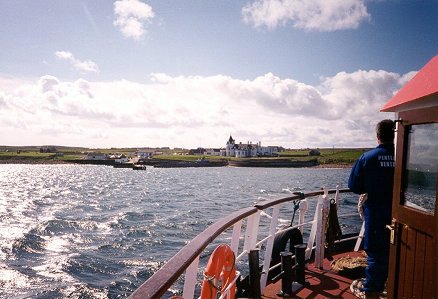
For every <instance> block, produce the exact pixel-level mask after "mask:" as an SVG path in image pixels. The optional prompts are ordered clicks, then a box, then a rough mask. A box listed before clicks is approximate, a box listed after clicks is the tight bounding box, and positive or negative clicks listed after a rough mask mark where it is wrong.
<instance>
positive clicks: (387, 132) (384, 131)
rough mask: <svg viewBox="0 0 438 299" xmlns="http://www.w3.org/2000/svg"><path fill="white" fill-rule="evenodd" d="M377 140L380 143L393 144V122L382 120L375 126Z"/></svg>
mask: <svg viewBox="0 0 438 299" xmlns="http://www.w3.org/2000/svg"><path fill="white" fill-rule="evenodd" d="M376 133H377V138H378V139H379V140H380V142H382V143H394V121H392V120H390V119H384V120H382V121H380V122H379V123H378V124H377V126H376Z"/></svg>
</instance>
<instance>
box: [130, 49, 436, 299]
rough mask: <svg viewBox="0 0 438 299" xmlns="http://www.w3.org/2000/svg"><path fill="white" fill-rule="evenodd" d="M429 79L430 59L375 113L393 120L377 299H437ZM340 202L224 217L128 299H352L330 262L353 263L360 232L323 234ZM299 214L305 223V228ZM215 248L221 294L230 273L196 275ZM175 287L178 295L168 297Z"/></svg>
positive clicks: (315, 198) (300, 200)
mask: <svg viewBox="0 0 438 299" xmlns="http://www.w3.org/2000/svg"><path fill="white" fill-rule="evenodd" d="M437 78H438V56H435V57H434V58H433V59H432V60H431V61H430V62H429V63H428V64H427V65H426V66H425V67H423V69H421V70H420V71H419V72H418V73H417V74H416V75H415V76H414V77H413V78H412V79H411V80H410V81H409V82H408V83H407V84H406V85H405V86H404V87H403V88H402V89H401V90H400V91H399V92H398V93H397V94H396V95H395V96H394V97H393V98H392V99H391V100H390V101H388V103H386V105H385V106H384V107H383V108H382V111H384V112H395V113H396V115H395V119H396V123H397V127H396V132H397V134H396V136H397V137H396V162H395V175H394V192H393V193H394V195H393V200H392V201H393V205H392V225H388V226H387V228H388V232H389V234H390V235H391V244H390V260H389V277H388V282H387V292H386V293H385V294H382V297H386V298H438V286H437V285H438V284H437V283H438V271H437V269H438V241H437V238H438V208H437V204H436V199H437V198H438V193H437V189H438V188H437V184H438V183H437V181H438V159H437V155H436V149H437V148H438V135H437V134H438V80H437ZM349 193H351V191H350V190H348V189H341V188H338V187H337V188H336V189H332V190H328V189H324V190H318V191H314V192H309V193H298V194H295V195H293V196H290V197H286V198H280V199H274V200H269V201H266V202H262V203H259V204H256V205H254V206H250V207H247V208H244V209H241V210H238V211H236V212H234V213H231V214H229V215H226V216H225V217H223V218H221V219H219V220H218V221H217V222H215V223H214V224H212V225H210V226H209V227H208V228H206V229H205V230H204V231H203V232H202V233H200V234H199V235H197V236H196V237H195V238H194V239H192V240H191V241H190V242H189V243H188V244H187V245H186V246H184V247H183V248H182V249H181V250H180V251H179V252H178V253H177V254H176V255H175V256H173V257H172V258H171V259H170V260H169V261H168V262H167V263H165V264H164V265H163V266H162V267H161V269H159V270H158V271H157V272H155V274H153V275H152V276H151V277H150V278H149V279H148V280H147V281H146V282H144V283H143V284H142V285H141V286H140V287H139V288H138V289H137V290H136V291H134V293H132V294H131V296H130V297H129V298H132V299H137V298H162V297H171V296H174V298H195V297H198V296H199V295H200V294H204V293H203V292H202V290H200V282H201V281H202V282H203V286H204V284H207V285H208V284H214V286H215V288H216V289H219V290H220V291H221V294H220V298H234V297H236V298H249V297H250V298H277V297H293V298H309V297H310V298H355V295H354V294H353V293H351V292H350V290H349V287H350V284H351V282H352V277H351V273H349V274H348V273H346V272H348V271H346V272H345V271H344V272H342V271H340V270H339V267H337V266H336V262H333V260H334V261H341V260H342V261H344V260H345V259H346V258H349V259H356V258H361V257H362V256H361V252H360V245H361V241H362V236H363V229H364V226H363V225H362V227H361V228H360V229H358V231H357V232H356V233H355V234H353V235H341V236H337V237H336V238H335V240H333V238H329V239H331V241H328V238H327V236H328V235H330V234H326V232H327V231H330V230H329V229H327V226H328V223H330V218H329V214H331V213H330V210H331V206H332V205H334V207H337V205H338V204H339V203H340V202H342V200H343V196H344V195H343V194H349ZM341 195H342V196H341ZM310 207H313V208H312V210H311V209H310ZM291 210H293V215H295V212H296V211H298V215H297V217H298V219H297V224H294V221H293V219H292V221H291V224H290V225H288V226H286V227H281V225H280V224H281V223H282V220H284V213H285V212H287V211H289V212H290V211H291ZM307 213H311V214H310V215H312V217H311V219H312V220H310V221H305V219H306V215H307ZM262 216H263V217H262ZM338 217H339V222H340V224H341V227H342V223H343V221H342V219H343V218H344V217H359V216H358V213H352V214H344V215H339V216H338ZM359 227H360V226H359ZM297 230H298V231H299V233H300V235H301V237H302V238H303V239H302V241H301V239H300V241H301V242H299V243H298V244H295V246H293V248H289V250H287V249H286V244H287V243H289V246H290V247H291V246H292V243H293V242H292V240H295V241H296V240H297V239H295V238H294V239H292V238H289V237H285V236H289V235H290V234H291V233H289V232H292V231H295V232H296V231H297ZM298 239H299V238H298ZM218 240H221V241H220V242H222V243H223V240H226V241H227V242H228V244H227V246H229V247H230V248H231V250H232V252H233V253H234V263H233V265H232V267H235V271H236V275H235V276H234V275H233V276H228V277H233V279H232V281H226V283H225V285H226V287H225V288H222V286H221V285H219V284H218V281H219V280H220V278H221V277H225V276H223V274H220V272H229V271H230V269H229V267H228V268H226V269H225V268H223V269H224V270H223V271H218V272H217V273H219V274H218V275H216V276H210V275H205V273H206V272H204V271H203V269H202V268H203V267H199V265H200V261H201V257H205V256H208V255H210V254H211V253H212V252H213V250H214V248H215V247H217V246H219V244H220V242H219V241H218ZM276 240H277V241H278V240H280V241H281V242H276ZM279 244H281V246H280V245H279ZM344 244H345V245H344ZM283 245H284V247H283ZM276 247H281V248H280V251H281V252H282V253H281V259H282V261H281V262H280V263H272V261H273V260H274V259H275V258H277V256H276V255H278V253H277V252H278V250H277V249H278V248H276ZM274 249H275V250H274ZM327 249H329V251H327ZM290 251H294V252H290ZM227 256H228V257H229V255H227ZM279 267H280V269H281V271H280V272H279V274H277V275H276V276H275V277H272V276H271V275H270V273H272V271H274V270H276V269H277V271H278V268H279ZM219 269H221V268H220V267H219ZM244 277H246V278H244ZM181 281H183V282H184V283H183V287H182V289H177V288H175V283H176V282H181ZM175 289H176V290H175ZM210 289H212V288H211V287H210ZM214 293H216V291H215V292H214ZM234 294H235V296H234ZM201 298H202V299H204V298H208V297H207V296H203V295H201ZM211 298H216V297H211Z"/></svg>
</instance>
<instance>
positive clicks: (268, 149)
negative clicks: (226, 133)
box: [221, 135, 281, 158]
mask: <svg viewBox="0 0 438 299" xmlns="http://www.w3.org/2000/svg"><path fill="white" fill-rule="evenodd" d="M280 150H281V147H279V146H262V143H261V141H259V142H257V143H252V142H250V141H248V142H247V143H242V142H240V143H236V141H235V140H234V139H233V137H232V136H231V135H230V138H229V139H228V141H227V144H226V146H225V149H222V150H221V156H227V157H236V158H247V157H262V156H274V155H275V153H278V152H279V151H280Z"/></svg>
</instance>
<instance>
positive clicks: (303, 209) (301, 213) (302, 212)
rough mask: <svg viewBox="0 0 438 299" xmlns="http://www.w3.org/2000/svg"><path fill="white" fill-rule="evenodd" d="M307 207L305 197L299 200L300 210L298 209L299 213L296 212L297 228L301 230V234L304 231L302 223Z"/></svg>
mask: <svg viewBox="0 0 438 299" xmlns="http://www.w3.org/2000/svg"><path fill="white" fill-rule="evenodd" d="M308 209H309V203H308V202H307V199H303V200H302V201H301V202H300V211H299V214H298V216H299V219H298V225H299V229H300V231H301V234H303V233H304V226H303V223H304V219H305V216H306V213H307V210H308Z"/></svg>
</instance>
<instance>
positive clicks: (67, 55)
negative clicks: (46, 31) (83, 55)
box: [55, 51, 99, 73]
mask: <svg viewBox="0 0 438 299" xmlns="http://www.w3.org/2000/svg"><path fill="white" fill-rule="evenodd" d="M55 56H56V57H57V58H59V59H62V60H67V61H69V62H70V63H71V64H72V65H73V67H74V68H75V69H76V70H78V71H80V72H94V73H98V72H99V67H98V66H97V64H96V63H95V62H93V61H91V60H79V59H77V58H75V57H74V55H73V54H72V53H71V52H68V51H56V52H55Z"/></svg>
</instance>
